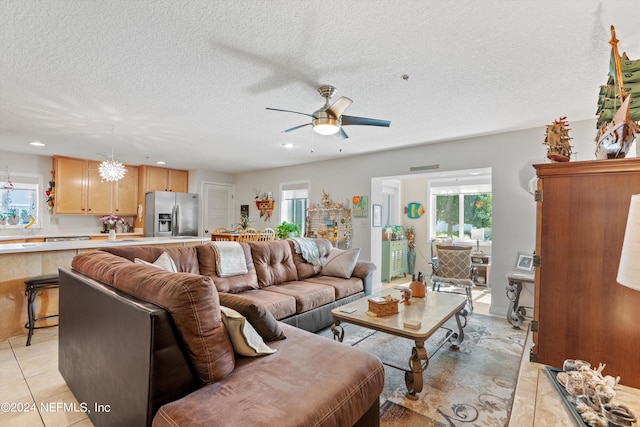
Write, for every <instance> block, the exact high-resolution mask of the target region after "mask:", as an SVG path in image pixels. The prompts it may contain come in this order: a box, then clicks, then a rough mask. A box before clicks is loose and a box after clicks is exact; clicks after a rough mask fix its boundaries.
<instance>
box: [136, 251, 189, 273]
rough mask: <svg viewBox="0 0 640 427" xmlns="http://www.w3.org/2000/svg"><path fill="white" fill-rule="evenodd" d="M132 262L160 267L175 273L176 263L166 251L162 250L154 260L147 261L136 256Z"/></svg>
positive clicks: (176, 270)
mask: <svg viewBox="0 0 640 427" xmlns="http://www.w3.org/2000/svg"><path fill="white" fill-rule="evenodd" d="M133 263H134V264H143V265H149V266H151V267H156V268H161V269H163V270H166V271H170V272H172V273H177V272H178V268H177V267H176V263H175V262H173V259H172V258H171V257H170V256H169V254H168V253H166V252H163V253H162V254H161V255H160V256H159V257H158V259H157V260H155V261H154V262H148V261H145V260H143V259H140V258H136V259H134V260H133Z"/></svg>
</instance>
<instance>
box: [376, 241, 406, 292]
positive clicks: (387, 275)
mask: <svg viewBox="0 0 640 427" xmlns="http://www.w3.org/2000/svg"><path fill="white" fill-rule="evenodd" d="M407 251H408V246H407V241H406V240H383V241H382V273H381V274H382V278H381V279H382V281H386V282H390V281H391V278H393V277H396V276H400V275H401V274H402V275H403V276H405V277H406V276H407Z"/></svg>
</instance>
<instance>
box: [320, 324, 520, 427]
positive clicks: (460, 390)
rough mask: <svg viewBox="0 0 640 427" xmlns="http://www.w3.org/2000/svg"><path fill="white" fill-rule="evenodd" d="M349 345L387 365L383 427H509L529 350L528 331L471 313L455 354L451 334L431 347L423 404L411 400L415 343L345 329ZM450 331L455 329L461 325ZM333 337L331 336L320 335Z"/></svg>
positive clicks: (435, 337)
mask: <svg viewBox="0 0 640 427" xmlns="http://www.w3.org/2000/svg"><path fill="white" fill-rule="evenodd" d="M343 325H344V326H345V329H344V330H345V337H344V341H343V343H344V344H345V345H353V346H355V347H358V348H360V349H363V350H366V351H369V352H371V353H373V354H375V355H376V356H378V357H379V358H380V360H382V361H383V362H384V363H385V386H384V390H383V391H382V394H381V395H380V403H381V407H380V425H381V426H394V427H414V426H416V427H417V426H420V427H429V426H445V427H463V426H474V427H476V426H487V427H502V426H506V425H507V423H508V419H509V413H510V410H511V405H512V401H513V394H514V392H515V386H516V381H517V377H518V370H519V368H520V361H521V358H522V353H523V351H524V345H525V340H526V335H527V331H526V330H516V329H513V328H512V327H511V325H510V324H509V323H508V322H507V321H506V319H504V318H498V317H491V316H485V315H481V314H471V315H469V316H468V317H467V326H466V327H465V328H464V334H465V336H464V340H463V342H462V344H461V345H460V348H459V349H458V350H456V351H453V350H451V349H450V348H449V346H448V344H445V345H444V346H442V348H440V350H438V351H436V347H437V345H438V344H439V342H440V341H441V338H442V337H443V336H444V334H445V333H446V331H445V330H440V331H438V332H437V333H436V334H434V335H433V336H432V337H431V338H430V339H429V340H427V342H426V343H425V347H426V348H427V353H428V355H429V357H430V359H429V366H428V367H427V370H426V371H425V372H424V373H423V376H424V388H423V390H422V392H420V393H419V394H418V400H415V401H414V400H410V399H407V398H406V397H405V393H406V391H407V389H406V385H405V382H404V371H402V370H400V369H397V368H394V367H391V366H388V365H387V364H389V365H392V366H397V367H402V368H405V367H407V366H408V360H409V356H410V355H411V348H412V347H413V341H410V340H407V339H403V338H398V337H394V336H391V335H388V334H385V333H381V332H374V331H371V330H368V329H365V328H361V327H359V326H355V325H350V324H345V323H343ZM444 326H445V327H448V328H450V329H455V320H453V319H452V320H450V321H449V322H447V323H446V324H445V325H444ZM319 334H320V335H323V336H325V337H327V338H331V337H332V335H331V331H330V330H329V329H325V330H322V331H320V332H319Z"/></svg>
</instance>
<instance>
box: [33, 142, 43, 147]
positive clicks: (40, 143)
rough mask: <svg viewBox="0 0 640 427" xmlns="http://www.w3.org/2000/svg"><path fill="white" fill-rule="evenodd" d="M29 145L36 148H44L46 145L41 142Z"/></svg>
mask: <svg viewBox="0 0 640 427" xmlns="http://www.w3.org/2000/svg"><path fill="white" fill-rule="evenodd" d="M29 144H30V145H33V146H34V147H44V143H42V142H40V141H31V142H30V143H29Z"/></svg>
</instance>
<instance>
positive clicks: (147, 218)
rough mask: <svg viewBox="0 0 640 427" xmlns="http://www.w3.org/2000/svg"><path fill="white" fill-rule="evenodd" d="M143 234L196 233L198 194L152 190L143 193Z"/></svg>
mask: <svg viewBox="0 0 640 427" xmlns="http://www.w3.org/2000/svg"><path fill="white" fill-rule="evenodd" d="M145 205H146V206H145V209H146V212H145V215H144V222H145V224H144V235H145V236H147V237H151V236H153V237H187V236H197V235H198V206H199V204H198V195H197V194H194V193H177V192H173V191H153V192H150V193H147V194H146V195H145Z"/></svg>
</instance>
